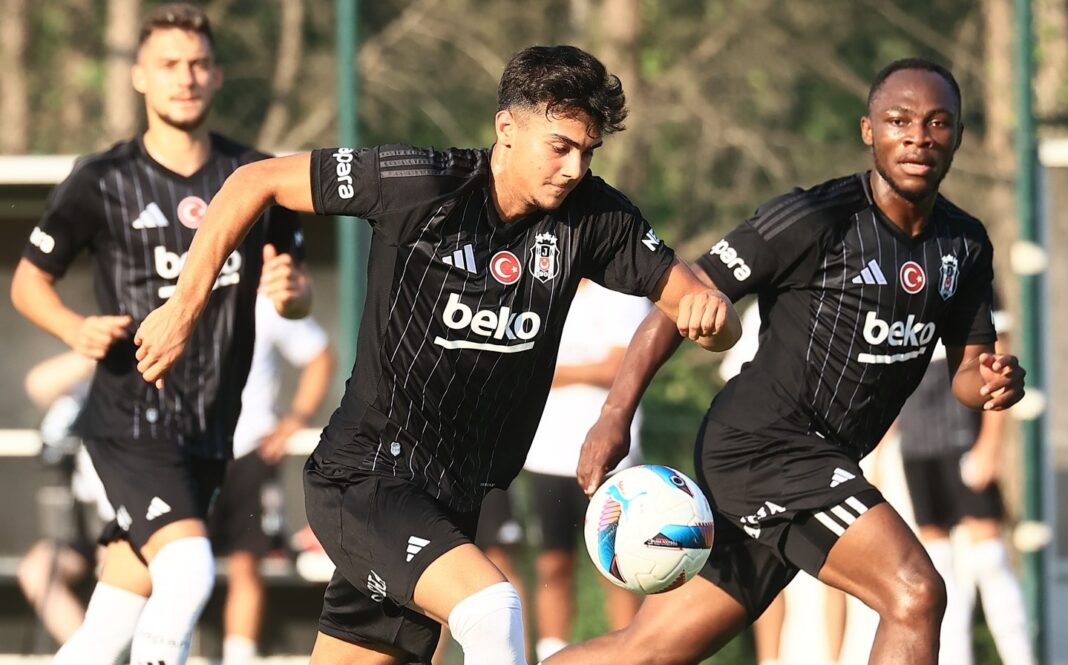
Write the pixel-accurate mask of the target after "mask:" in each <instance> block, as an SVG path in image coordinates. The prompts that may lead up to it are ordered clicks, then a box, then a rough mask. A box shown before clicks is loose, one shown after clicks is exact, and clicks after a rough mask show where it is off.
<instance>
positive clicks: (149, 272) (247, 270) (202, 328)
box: [23, 135, 303, 458]
mask: <svg viewBox="0 0 1068 665" xmlns="http://www.w3.org/2000/svg"><path fill="white" fill-rule="evenodd" d="M211 140H212V151H211V156H210V158H209V159H208V161H207V162H206V163H205V164H204V166H203V167H201V169H200V170H199V171H197V172H196V173H194V174H192V175H191V176H189V177H185V176H181V175H179V174H177V173H174V172H172V171H170V170H168V169H167V168H165V167H164V166H163V165H161V164H159V163H158V162H156V161H155V160H154V159H152V157H151V156H150V155H149V154H148V152H147V151H146V150H145V147H144V143H143V141H142V139H140V138H138V139H133V140H130V141H125V142H122V143H118V144H116V145H115V146H113V147H112V148H111V149H110V150H108V151H106V152H103V153H99V154H95V155H91V156H89V157H86V158H83V159H81V160H79V162H78V163H77V164H76V165H75V167H74V170H73V171H72V172H71V174H70V175H69V176H68V177H67V179H66V180H64V181H63V182H62V183H61V184H60V185H58V186H57V187H56V188H55V189H54V190H53V192H52V194H51V196H50V197H49V201H48V206H47V209H46V211H45V214H44V217H43V218H42V219H41V221H40V223H39V224H38V225H37V226H36V227H35V228H34V229H33V232H32V234H31V235H30V239H29V242H28V243H27V245H26V248H25V251H24V252H23V256H24V257H25V258H26V259H28V260H29V261H31V262H32V263H33V264H34V265H36V266H37V267H38V268H40V269H42V270H44V271H46V272H48V273H50V274H52V275H54V276H55V277H57V278H58V277H62V276H63V274H64V273H65V272H66V270H67V268H68V267H69V266H70V264H71V262H72V261H73V260H74V258H75V257H76V256H77V254H78V253H79V252H81V251H82V250H83V249H86V248H87V249H88V250H89V251H90V252H91V254H92V261H93V278H94V289H95V293H96V300H97V305H98V307H99V313H101V314H116V315H124V314H125V315H129V316H131V317H132V319H133V323H132V324H131V326H130V335H129V338H128V339H126V340H124V341H120V342H118V343H116V344H114V345H112V347H111V349H110V350H109V352H108V354H107V356H106V357H105V358H104V359H103V360H102V361H101V362H100V363H99V364H98V365H97V370H96V374H95V375H94V377H93V383H92V387H91V389H90V392H89V397H88V400H87V402H86V405H85V409H84V411H83V413H82V416H81V418H80V422H79V423H78V430H79V433H80V434H82V435H83V436H88V437H96V438H110V437H132V438H134V439H139V438H141V437H151V438H157V439H158V438H175V439H176V440H177V441H178V442H179V443H181V444H182V445H185V446H188V450H189V451H190V453H192V454H194V455H197V456H200V457H207V458H227V457H230V456H231V454H232V437H233V431H234V426H235V424H236V422H237V416H238V413H239V412H240V408H241V389H242V388H243V386H244V384H245V378H246V376H247V375H248V368H249V364H250V363H251V360H252V342H253V335H254V332H255V331H254V318H253V307H254V302H255V297H256V289H257V286H258V285H259V278H260V270H261V268H262V266H263V245H264V244H265V243H270V244H273V245H275V247H276V248H277V249H278V251H279V252H289V253H292V254H295V255H296V256H297V258H301V257H302V252H303V248H302V245H303V236H302V234H301V231H300V227H299V225H298V221H297V216H296V215H295V214H294V213H292V212H291V211H288V210H283V209H281V208H273V209H271V210H270V211H268V212H267V213H265V214H264V216H263V217H262V218H261V220H260V221H259V222H258V223H257V224H256V225H255V226H254V227H253V229H252V230H251V231H250V232H249V234H248V236H247V237H246V238H245V240H244V242H242V244H241V246H240V247H239V248H238V249H237V250H236V251H234V252H233V253H232V254H231V255H230V256H229V257H228V258H227V260H226V263H225V265H224V266H223V268H222V271H221V272H220V274H219V277H218V279H217V280H216V282H215V287H214V292H213V293H212V295H211V299H210V301H209V303H208V306H207V308H206V309H205V311H204V314H203V316H202V318H201V319H200V321H199V322H198V324H197V327H196V329H195V331H194V333H193V336H192V338H191V339H190V341H189V345H188V346H187V348H186V351H185V354H184V355H183V356H182V357H181V358H180V359H179V360H178V362H177V363H176V364H175V365H174V367H173V368H172V369H171V370H170V372H169V373H168V374H167V376H166V378H165V381H164V387H163V389H162V390H159V391H158V390H156V388H155V387H154V386H152V385H150V384H148V383H146V382H145V381H144V380H143V379H142V378H141V375H140V374H139V373H138V372H137V362H136V359H135V357H134V353H135V351H136V347H135V346H134V344H133V333H134V331H136V330H137V327H138V326H139V325H140V323H141V321H142V320H143V319H144V318H145V317H146V316H147V315H148V313H149V312H151V311H152V310H153V309H155V308H157V307H159V306H160V305H162V304H163V303H164V301H166V300H167V298H169V297H170V296H171V294H172V293H173V292H174V287H175V283H176V282H177V280H178V275H179V274H180V273H181V271H182V265H183V264H184V263H185V259H186V254H187V252H188V250H189V244H190V242H192V239H193V234H194V233H195V231H196V228H197V226H198V225H199V224H200V220H201V218H202V217H203V214H204V210H205V208H206V207H207V205H208V203H209V202H210V201H211V198H212V196H214V195H215V193H216V192H217V191H218V190H219V188H220V187H222V184H223V181H224V180H226V177H227V176H229V175H230V174H231V173H233V172H234V171H235V170H236V169H237V168H238V167H239V166H241V165H242V164H246V163H249V162H252V161H256V160H259V159H263V158H265V157H267V155H265V154H263V153H260V152H256V151H255V150H252V149H251V148H247V147H245V146H242V145H238V144H237V143H234V142H232V141H229V140H227V139H225V138H223V137H221V136H216V135H212V137H211Z"/></svg>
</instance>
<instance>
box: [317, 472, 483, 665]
mask: <svg viewBox="0 0 1068 665" xmlns="http://www.w3.org/2000/svg"><path fill="white" fill-rule="evenodd" d="M304 501H305V507H306V509H307V513H308V524H309V525H311V528H312V531H313V532H314V533H315V536H316V537H317V538H318V539H319V542H320V543H321V544H322V546H323V549H324V550H326V553H327V554H328V555H329V556H330V559H331V560H332V561H333V562H334V565H335V566H337V569H336V570H335V572H334V576H333V578H332V579H331V580H330V584H329V585H328V586H327V589H326V595H325V596H324V598H323V612H322V614H321V615H320V617H319V631H320V632H322V633H324V634H326V635H330V636H331V637H335V638H337V639H339V640H344V641H346V642H350V643H352V644H368V645H379V646H388V647H391V648H393V649H395V650H398V651H400V652H403V653H404V654H405V655H406V656H408V657H410V658H413V659H415V660H416V661H417V662H420V663H423V662H425V663H429V662H430V657H431V655H433V653H434V648H435V647H436V646H437V643H438V636H439V634H440V631H441V626H440V624H438V623H437V622H436V621H434V620H433V619H430V618H429V617H427V616H425V615H423V614H421V613H420V612H417V611H415V610H413V609H410V608H409V607H408V605H410V604H411V601H412V595H413V593H414V592H415V584H416V582H417V581H418V580H419V577H420V576H421V575H422V574H423V571H425V570H426V568H427V566H429V565H430V564H431V563H433V562H434V561H435V560H436V559H437V558H438V557H440V556H441V555H442V554H444V553H445V552H448V551H449V550H451V549H453V548H454V547H457V546H459V545H462V544H465V543H471V542H473V541H474V537H475V528H476V526H477V524H478V511H472V512H466V513H456V512H453V511H450V510H449V509H448V508H447V507H446V506H445V505H444V504H441V503H439V502H438V501H437V500H435V499H434V498H433V497H431V496H430V495H429V494H427V493H426V492H424V491H423V490H422V489H420V488H418V487H416V486H415V485H412V484H411V483H409V482H406V481H403V480H399V479H396V478H393V477H391V476H376V475H368V474H362V473H360V472H358V471H356V470H354V469H351V468H348V467H343V466H339V465H336V464H332V463H330V462H326V461H323V460H322V459H320V458H319V457H318V455H314V454H313V455H312V456H311V457H310V458H309V459H308V463H307V464H306V465H305V466H304Z"/></svg>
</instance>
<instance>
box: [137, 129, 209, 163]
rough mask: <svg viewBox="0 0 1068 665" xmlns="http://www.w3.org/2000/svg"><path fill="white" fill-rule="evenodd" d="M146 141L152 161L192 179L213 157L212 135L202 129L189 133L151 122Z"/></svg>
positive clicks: (146, 148) (146, 133) (146, 147)
mask: <svg viewBox="0 0 1068 665" xmlns="http://www.w3.org/2000/svg"><path fill="white" fill-rule="evenodd" d="M144 141H145V150H147V151H148V154H149V155H150V156H151V157H152V159H154V160H156V161H157V162H159V163H160V164H162V165H163V166H164V167H165V168H167V169H168V170H170V171H173V172H175V173H177V174H178V175H181V176H191V175H193V174H194V173H196V172H197V171H199V170H200V168H201V167H202V166H204V164H206V163H207V161H208V159H209V158H210V157H211V135H210V133H209V132H208V129H207V127H205V126H203V125H201V126H200V127H198V128H197V129H195V130H193V131H191V132H187V131H184V130H181V129H178V128H176V127H172V126H170V125H168V124H166V123H163V122H155V123H151V122H150V123H149V127H148V130H147V131H146V132H145V136H144Z"/></svg>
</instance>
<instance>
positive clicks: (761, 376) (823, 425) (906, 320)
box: [698, 173, 996, 459]
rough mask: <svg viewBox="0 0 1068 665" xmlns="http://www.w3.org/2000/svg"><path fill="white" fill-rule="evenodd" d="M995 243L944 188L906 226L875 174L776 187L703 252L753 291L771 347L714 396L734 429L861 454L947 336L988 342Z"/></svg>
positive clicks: (705, 265) (717, 410) (712, 270)
mask: <svg viewBox="0 0 1068 665" xmlns="http://www.w3.org/2000/svg"><path fill="white" fill-rule="evenodd" d="M992 254H993V248H992V246H991V244H990V240H989V238H988V237H987V234H986V231H985V229H984V228H983V226H982V224H980V223H979V221H978V220H976V219H975V218H973V217H971V216H970V215H968V214H967V213H965V212H963V211H962V210H961V209H960V208H957V207H956V206H955V205H953V204H952V203H950V202H949V201H948V200H946V199H945V198H943V197H941V196H939V198H938V200H937V203H936V204H935V208H934V213H933V214H932V216H931V219H930V220H929V222H928V224H927V225H926V227H925V228H924V230H923V232H922V233H921V234H920V235H918V236H916V237H911V238H910V237H908V236H907V235H906V234H905V233H904V232H903V231H902V230H901V229H900V228H899V227H897V226H896V225H894V223H893V222H891V221H890V220H889V219H887V218H886V217H885V216H884V215H883V214H882V213H881V212H880V211H879V209H878V208H877V207H876V205H875V203H874V200H873V198H872V194H871V191H870V184H869V175H868V174H867V173H861V174H856V175H852V176H849V177H845V178H839V179H836V180H831V181H828V182H826V183H823V184H821V185H818V186H816V187H813V188H812V189H809V190H804V191H801V190H796V191H794V192H793V193H790V194H787V195H785V196H781V197H779V198H776V199H773V200H772V201H770V202H769V203H767V204H765V205H764V206H762V207H761V208H760V209H759V210H758V211H757V212H756V214H755V215H754V216H753V217H752V218H751V219H749V220H747V221H746V222H744V223H742V224H741V225H740V226H739V227H738V228H736V229H735V230H734V231H732V232H731V233H729V234H728V235H727V236H726V237H725V238H724V239H723V240H720V241H719V242H718V243H716V244H715V245H714V246H713V247H712V249H711V251H709V252H708V253H707V254H706V255H704V256H703V257H701V259H699V261H698V264H699V265H700V266H701V268H702V269H704V271H705V272H706V273H708V275H709V276H710V277H711V278H712V279H713V281H714V282H715V283H716V284H717V285H718V286H719V287H720V288H721V289H722V290H723V291H724V292H725V293H726V294H727V295H728V296H729V297H730V298H732V299H734V300H737V299H738V298H741V297H742V296H744V295H746V294H749V293H756V294H757V296H758V303H759V307H760V316H761V330H760V348H759V350H758V352H757V354H756V357H755V358H754V359H753V361H752V362H751V363H749V364H748V365H746V366H745V367H744V369H743V370H742V371H741V373H740V374H739V375H738V376H737V377H735V378H734V379H733V380H732V381H730V382H729V383H728V384H727V386H726V387H725V388H724V390H723V391H722V392H721V393H720V394H719V395H717V397H716V399H715V400H714V401H713V403H712V406H711V410H710V414H709V415H710V417H711V418H713V419H715V420H717V421H719V422H721V423H723V424H725V425H728V426H731V427H734V428H736V429H740V430H743V431H758V430H765V429H771V430H774V429H776V428H783V429H787V430H789V431H804V432H811V433H814V434H816V435H818V436H822V437H824V438H826V439H827V440H829V441H831V442H833V443H835V444H836V445H838V446H841V447H842V448H844V449H846V450H847V451H848V452H849V453H850V454H851V455H853V456H854V457H855V458H857V459H859V458H860V457H863V456H864V455H866V454H867V453H868V452H870V451H871V450H872V448H874V447H875V445H876V444H877V443H878V442H879V440H880V439H881V438H882V436H883V434H884V433H885V432H886V430H887V428H888V427H889V426H890V423H891V422H893V420H894V418H895V417H896V416H897V414H898V411H899V410H900V409H901V405H902V404H903V403H904V402H905V399H906V398H907V397H908V396H909V394H910V393H912V391H913V390H914V389H915V388H916V385H917V384H918V383H919V381H920V379H921V377H922V376H923V374H924V370H925V369H926V367H927V364H928V362H929V360H930V357H931V353H932V351H933V350H934V348H935V344H936V342H937V341H938V340H939V339H941V340H943V341H944V342H945V344H946V345H948V346H961V345H964V344H979V343H991V342H993V341H994V339H995V337H996V335H995V332H994V327H993V323H992V321H991V293H992V285H991V283H992V279H993V267H992Z"/></svg>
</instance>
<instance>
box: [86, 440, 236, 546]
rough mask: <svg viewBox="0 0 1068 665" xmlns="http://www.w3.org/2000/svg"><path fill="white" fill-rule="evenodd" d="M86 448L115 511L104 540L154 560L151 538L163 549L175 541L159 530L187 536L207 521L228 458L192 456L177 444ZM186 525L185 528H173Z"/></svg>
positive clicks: (103, 443)
mask: <svg viewBox="0 0 1068 665" xmlns="http://www.w3.org/2000/svg"><path fill="white" fill-rule="evenodd" d="M86 448H87V450H88V451H89V455H90V457H91V458H92V460H93V466H94V467H95V468H96V470H97V473H98V474H99V475H100V478H101V481H102V483H103V485H104V488H105V492H106V493H107V497H108V501H109V502H110V503H111V505H112V506H113V507H114V508H115V520H113V522H111V523H110V524H109V525H107V526H106V527H105V529H104V535H103V536H102V542H103V543H104V544H107V543H109V542H111V541H112V540H127V541H129V542H130V543H131V545H132V546H133V548H134V550H135V551H138V552H140V553H141V554H142V555H143V556H145V558H146V559H148V558H151V557H150V556H148V555H146V554H145V552H143V551H142V549H143V548H144V547H145V545H146V544H147V543H148V541H149V540H150V539H154V541H155V546H154V547H153V548H150V549H152V550H153V552H152V553H153V554H154V553H155V552H156V551H158V550H159V548H160V547H161V546H162V545H163V544H166V543H167V542H170V541H171V540H174V539H175V538H173V537H170V536H168V535H166V534H164V535H160V532H162V531H164V530H166V531H167V532H168V533H169V534H172V535H174V536H176V537H186V536H187V535H189V534H188V532H186V531H185V528H186V527H187V526H189V524H188V523H190V522H199V523H200V524H201V528H200V529H199V530H198V531H199V533H197V534H194V535H203V531H204V530H203V528H202V526H203V521H204V519H205V517H206V516H207V514H208V508H209V507H210V505H211V501H212V498H213V497H214V496H215V494H216V491H217V490H218V488H219V486H220V484H221V483H222V479H223V474H224V472H225V469H226V462H225V461H224V460H209V459H200V458H195V457H192V456H190V455H188V454H186V452H185V450H184V449H183V448H182V447H181V446H179V445H178V444H177V443H176V442H174V441H163V440H132V439H131V440H127V439H89V440H87V441H86ZM176 523H186V526H174V527H172V525H173V524H176Z"/></svg>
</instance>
